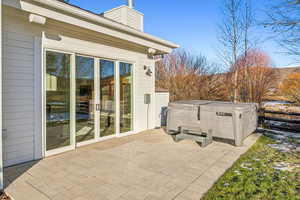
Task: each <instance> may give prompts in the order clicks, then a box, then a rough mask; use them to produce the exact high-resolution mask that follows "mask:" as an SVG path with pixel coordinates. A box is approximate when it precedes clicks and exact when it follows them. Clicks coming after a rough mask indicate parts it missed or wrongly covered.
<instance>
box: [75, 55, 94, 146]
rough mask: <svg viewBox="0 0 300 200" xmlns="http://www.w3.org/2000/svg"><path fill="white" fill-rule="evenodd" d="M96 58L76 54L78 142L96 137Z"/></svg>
mask: <svg viewBox="0 0 300 200" xmlns="http://www.w3.org/2000/svg"><path fill="white" fill-rule="evenodd" d="M94 76H95V74H94V58H90V57H83V56H76V142H77V143H79V142H84V141H88V140H92V139H95V123H94V122H95V87H94V81H95V78H94Z"/></svg>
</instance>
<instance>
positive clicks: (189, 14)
mask: <svg viewBox="0 0 300 200" xmlns="http://www.w3.org/2000/svg"><path fill="white" fill-rule="evenodd" d="M253 2H254V5H253V7H254V9H255V10H256V11H257V19H258V20H262V19H264V9H265V8H266V7H265V6H264V4H266V3H267V2H269V0H254V1H253ZM70 3H72V4H75V5H77V6H80V7H82V8H84V9H88V10H91V11H93V12H95V13H102V12H104V11H106V10H109V9H111V8H114V7H117V6H120V5H122V4H126V3H127V0H70ZM221 3H222V0H186V1H185V0H135V8H136V9H137V10H139V11H140V12H142V13H144V14H145V22H144V24H145V32H147V33H150V34H153V35H155V36H158V37H161V38H163V39H167V40H170V41H172V42H175V43H177V44H179V45H180V46H181V47H182V48H184V49H186V50H187V51H189V52H190V53H192V54H200V53H201V54H203V55H205V56H207V57H208V59H209V61H211V62H216V63H218V62H220V61H219V59H218V56H217V53H216V50H217V49H218V48H221V47H220V45H219V43H218V40H217V30H218V23H219V22H220V21H221V19H222V18H221V17H222V16H221V14H220V7H221ZM254 32H255V34H256V37H257V38H259V44H258V47H259V48H261V49H262V50H264V51H266V52H267V53H268V54H269V55H270V57H271V58H272V60H273V63H274V64H275V65H276V66H278V67H282V66H295V65H296V63H295V61H294V60H293V59H292V58H291V57H289V56H286V55H285V54H283V53H280V52H283V51H284V50H283V49H281V48H280V47H279V46H278V45H277V43H276V42H274V40H273V39H270V35H269V34H268V33H267V31H265V30H263V29H262V28H259V29H258V28H257V29H256V30H255V31H254Z"/></svg>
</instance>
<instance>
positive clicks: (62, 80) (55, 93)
mask: <svg viewBox="0 0 300 200" xmlns="http://www.w3.org/2000/svg"><path fill="white" fill-rule="evenodd" d="M70 58H71V55H69V54H64V53H58V52H52V51H47V52H46V150H47V151H48V150H53V149H57V148H61V147H66V146H69V145H70V144H71V140H70V139H71V137H70V86H71V79H70V68H71V66H70Z"/></svg>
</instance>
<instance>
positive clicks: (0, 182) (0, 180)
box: [0, 0, 4, 190]
mask: <svg viewBox="0 0 300 200" xmlns="http://www.w3.org/2000/svg"><path fill="white" fill-rule="evenodd" d="M2 138H3V137H2V0H0V189H1V190H3V187H4V186H3V153H2V152H3V141H2Z"/></svg>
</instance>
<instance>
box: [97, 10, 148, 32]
mask: <svg viewBox="0 0 300 200" xmlns="http://www.w3.org/2000/svg"><path fill="white" fill-rule="evenodd" d="M102 15H103V16H104V17H106V18H109V19H111V20H114V21H116V22H119V23H121V24H124V25H127V26H129V27H131V28H134V29H136V30H139V31H142V32H143V31H144V14H142V13H140V12H138V11H137V10H134V9H132V8H130V7H129V6H125V5H124V6H120V7H117V8H114V9H111V10H109V11H106V12H104V13H103V14H102Z"/></svg>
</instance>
